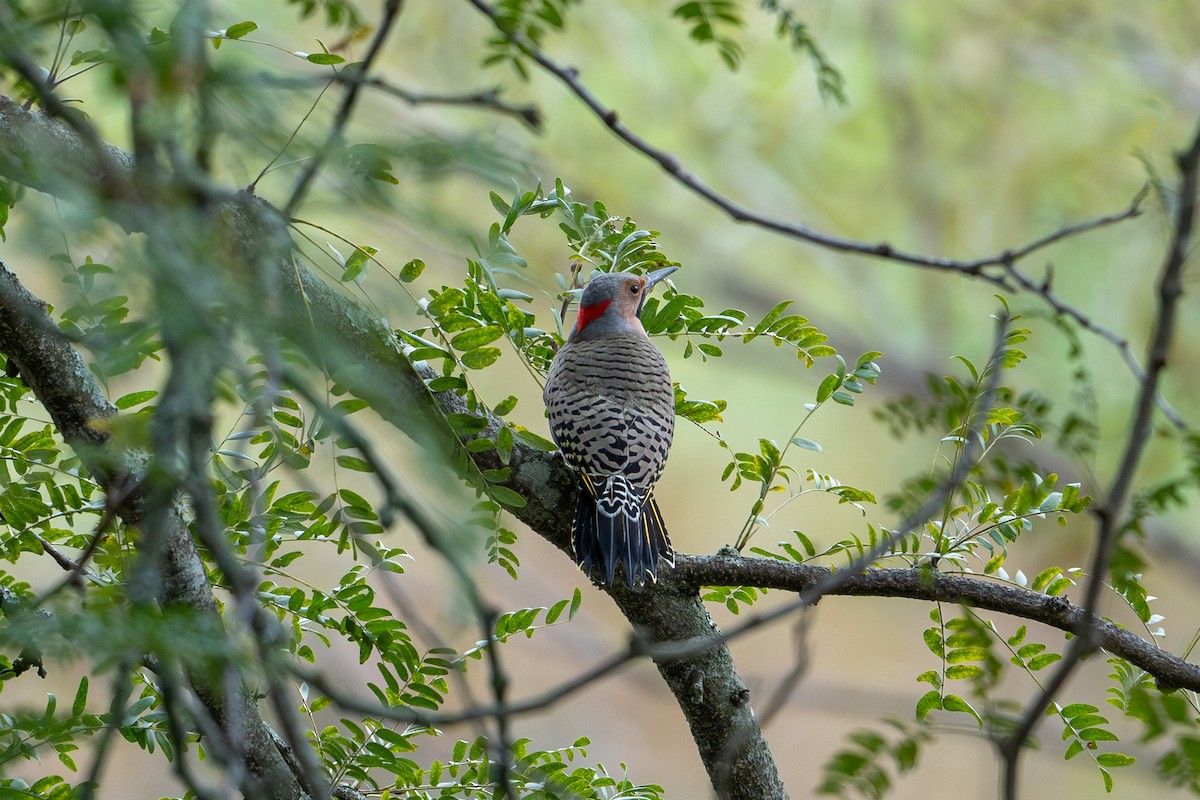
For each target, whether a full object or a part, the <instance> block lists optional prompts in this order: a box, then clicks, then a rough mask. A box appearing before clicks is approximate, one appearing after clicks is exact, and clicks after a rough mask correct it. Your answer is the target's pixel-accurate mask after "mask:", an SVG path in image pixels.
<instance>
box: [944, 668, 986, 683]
mask: <svg viewBox="0 0 1200 800" xmlns="http://www.w3.org/2000/svg"><path fill="white" fill-rule="evenodd" d="M982 677H983V667H977V666H975V665H974V664H956V665H954V666H953V667H948V668H947V669H946V678H948V679H949V680H952V681H961V680H966V679H968V678H982Z"/></svg>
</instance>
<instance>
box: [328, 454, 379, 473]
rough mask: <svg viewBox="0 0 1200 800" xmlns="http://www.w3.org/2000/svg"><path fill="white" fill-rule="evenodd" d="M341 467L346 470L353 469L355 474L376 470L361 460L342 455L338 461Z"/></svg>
mask: <svg viewBox="0 0 1200 800" xmlns="http://www.w3.org/2000/svg"><path fill="white" fill-rule="evenodd" d="M336 461H337V463H338V465H339V466H342V467H345V468H346V469H352V470H354V471H355V472H374V471H375V468H374V467H373V466H371V465H370V464H369V463H368V462H366V461H364V460H363V459H361V458H357V457H355V456H349V455H340V456H338V457H337V459H336Z"/></svg>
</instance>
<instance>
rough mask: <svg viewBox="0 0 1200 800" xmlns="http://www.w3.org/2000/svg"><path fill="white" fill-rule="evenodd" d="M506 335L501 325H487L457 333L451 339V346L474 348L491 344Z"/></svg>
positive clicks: (459, 348) (463, 348)
mask: <svg viewBox="0 0 1200 800" xmlns="http://www.w3.org/2000/svg"><path fill="white" fill-rule="evenodd" d="M503 335H504V329H503V328H501V327H500V326H499V325H485V326H484V327H482V328H471V329H469V330H465V331H463V332H462V333H460V334H457V335H456V336H455V337H454V338H453V339H451V340H450V346H451V347H453V348H454V349H455V350H474V349H475V348H477V347H483V346H484V345H485V344H491V343H492V342H494V341H496V340H497V339H499V338H500V337H501V336H503Z"/></svg>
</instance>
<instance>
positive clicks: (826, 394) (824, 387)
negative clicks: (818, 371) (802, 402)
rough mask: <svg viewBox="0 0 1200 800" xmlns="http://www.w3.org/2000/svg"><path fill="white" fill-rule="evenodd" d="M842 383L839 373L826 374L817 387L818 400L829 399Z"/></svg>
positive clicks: (819, 401) (820, 401)
mask: <svg viewBox="0 0 1200 800" xmlns="http://www.w3.org/2000/svg"><path fill="white" fill-rule="evenodd" d="M841 385H842V379H841V378H839V377H838V376H837V375H826V376H825V379H824V380H823V381H821V385H820V386H818V387H817V402H818V403H824V402H825V401H826V400H828V399H829V398H830V397H831V396H832V395H833V393H834V390H836V389H837V388H838V387H839V386H841Z"/></svg>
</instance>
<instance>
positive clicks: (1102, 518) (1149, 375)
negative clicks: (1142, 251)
mask: <svg viewBox="0 0 1200 800" xmlns="http://www.w3.org/2000/svg"><path fill="white" fill-rule="evenodd" d="M1177 165H1178V169H1179V175H1180V178H1179V204H1178V206H1177V208H1176V210H1175V220H1174V224H1173V226H1172V235H1171V245H1170V248H1169V249H1168V250H1167V254H1166V259H1165V261H1164V263H1163V266H1162V270H1161V273H1160V277H1159V283H1158V313H1157V315H1156V316H1155V320H1154V332H1153V334H1152V336H1151V339H1150V346H1149V353H1148V355H1147V358H1146V373H1145V376H1144V377H1143V378H1142V381H1141V387H1140V391H1139V393H1138V401H1137V407H1136V409H1135V411H1134V416H1133V420H1132V422H1131V424H1130V427H1129V439H1128V441H1127V442H1126V445H1125V452H1124V454H1123V455H1122V457H1121V461H1120V463H1119V466H1118V467H1117V474H1116V476H1115V477H1114V478H1113V482H1112V486H1111V487H1109V490H1108V492H1107V494H1106V496H1105V500H1104V502H1103V503H1101V504H1100V505H1099V506H1098V507H1097V508H1096V510H1095V516H1096V519H1097V523H1098V526H1097V531H1096V543H1095V545H1094V547H1093V551H1092V562H1091V566H1090V575H1089V578H1088V583H1087V587H1086V589H1085V591H1084V600H1083V614H1082V617H1081V618H1080V620H1079V621H1078V626H1077V627H1076V628H1074V629H1072V632H1073V633H1074V634H1075V638H1074V639H1072V640H1071V642H1070V644H1069V645H1068V647H1067V650H1066V652H1065V653H1064V654H1063V658H1062V660H1061V661H1060V662H1059V663H1058V665H1057V666H1056V667H1055V670H1054V672H1053V673H1052V674H1051V676H1050V678H1049V680H1048V681H1047V682H1046V684H1045V686H1044V687H1043V689H1042V691H1041V692H1040V693H1039V694H1038V696H1037V697H1036V698H1035V699H1034V700H1033V701H1032V702H1030V703H1029V705H1028V706H1026V708H1025V711H1024V713H1023V714H1022V715H1021V719H1020V721H1019V723H1018V724H1017V726H1016V728H1014V729H1013V731H1012V732H1011V734H1010V735H1009V737H1008V738H1007V739H1005V740H1004V741H1002V742H1000V743H999V746H1000V753H1001V755H1002V757H1003V758H1004V782H1003V783H1004V785H1003V789H1004V797H1005V798H1006V800H1016V797H1017V780H1018V777H1019V770H1018V767H1019V762H1020V758H1021V753H1022V752H1023V751H1024V748H1025V742H1026V740H1027V739H1028V737H1029V736H1030V734H1032V733H1033V730H1034V728H1035V727H1036V726H1037V723H1038V722H1039V721H1040V720H1041V719H1042V717H1043V716H1044V715H1045V712H1046V709H1047V708H1048V707H1049V705H1050V703H1051V702H1053V701H1054V698H1055V697H1056V696H1057V694H1058V692H1059V691H1060V690H1061V689H1062V687H1063V685H1064V684H1066V682H1067V679H1068V678H1069V677H1070V676H1071V673H1072V672H1074V670H1075V668H1076V667H1077V666H1078V665H1079V662H1080V660H1081V659H1082V658H1083V657H1084V656H1086V655H1087V654H1089V653H1090V652H1092V651H1093V650H1094V649H1095V648H1096V647H1097V646H1099V645H1100V639H1101V633H1102V628H1101V624H1100V623H1099V622H1098V621H1097V620H1095V611H1096V608H1097V606H1098V603H1099V598H1100V588H1101V586H1102V583H1103V581H1104V578H1105V576H1106V575H1107V574H1108V567H1109V562H1110V559H1111V557H1112V552H1113V548H1114V547H1115V546H1116V542H1117V536H1118V532H1119V531H1120V529H1121V526H1122V525H1123V523H1124V521H1125V506H1126V501H1127V500H1128V498H1129V493H1130V488H1131V487H1132V485H1133V477H1134V474H1135V473H1136V472H1137V468H1138V465H1139V463H1140V462H1141V459H1142V454H1143V452H1145V449H1146V444H1147V442H1148V441H1149V439H1150V434H1151V431H1152V427H1153V414H1154V406H1155V402H1156V398H1157V396H1158V384H1159V380H1160V378H1161V376H1162V373H1163V371H1164V370H1165V369H1166V366H1167V355H1168V353H1169V351H1170V349H1171V341H1172V338H1173V337H1174V333H1175V318H1176V314H1177V310H1178V305H1179V299H1180V297H1182V295H1183V281H1182V274H1183V267H1184V264H1185V263H1186V261H1187V258H1188V254H1189V251H1190V250H1191V248H1192V245H1193V235H1192V231H1193V228H1194V225H1195V219H1196V204H1197V187H1198V184H1200V127H1198V128H1197V130H1196V134H1195V136H1194V138H1193V139H1192V141H1191V143H1190V145H1189V146H1188V148H1187V149H1186V150H1185V151H1183V152H1182V153H1180V154H1179V156H1178V157H1177Z"/></svg>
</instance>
